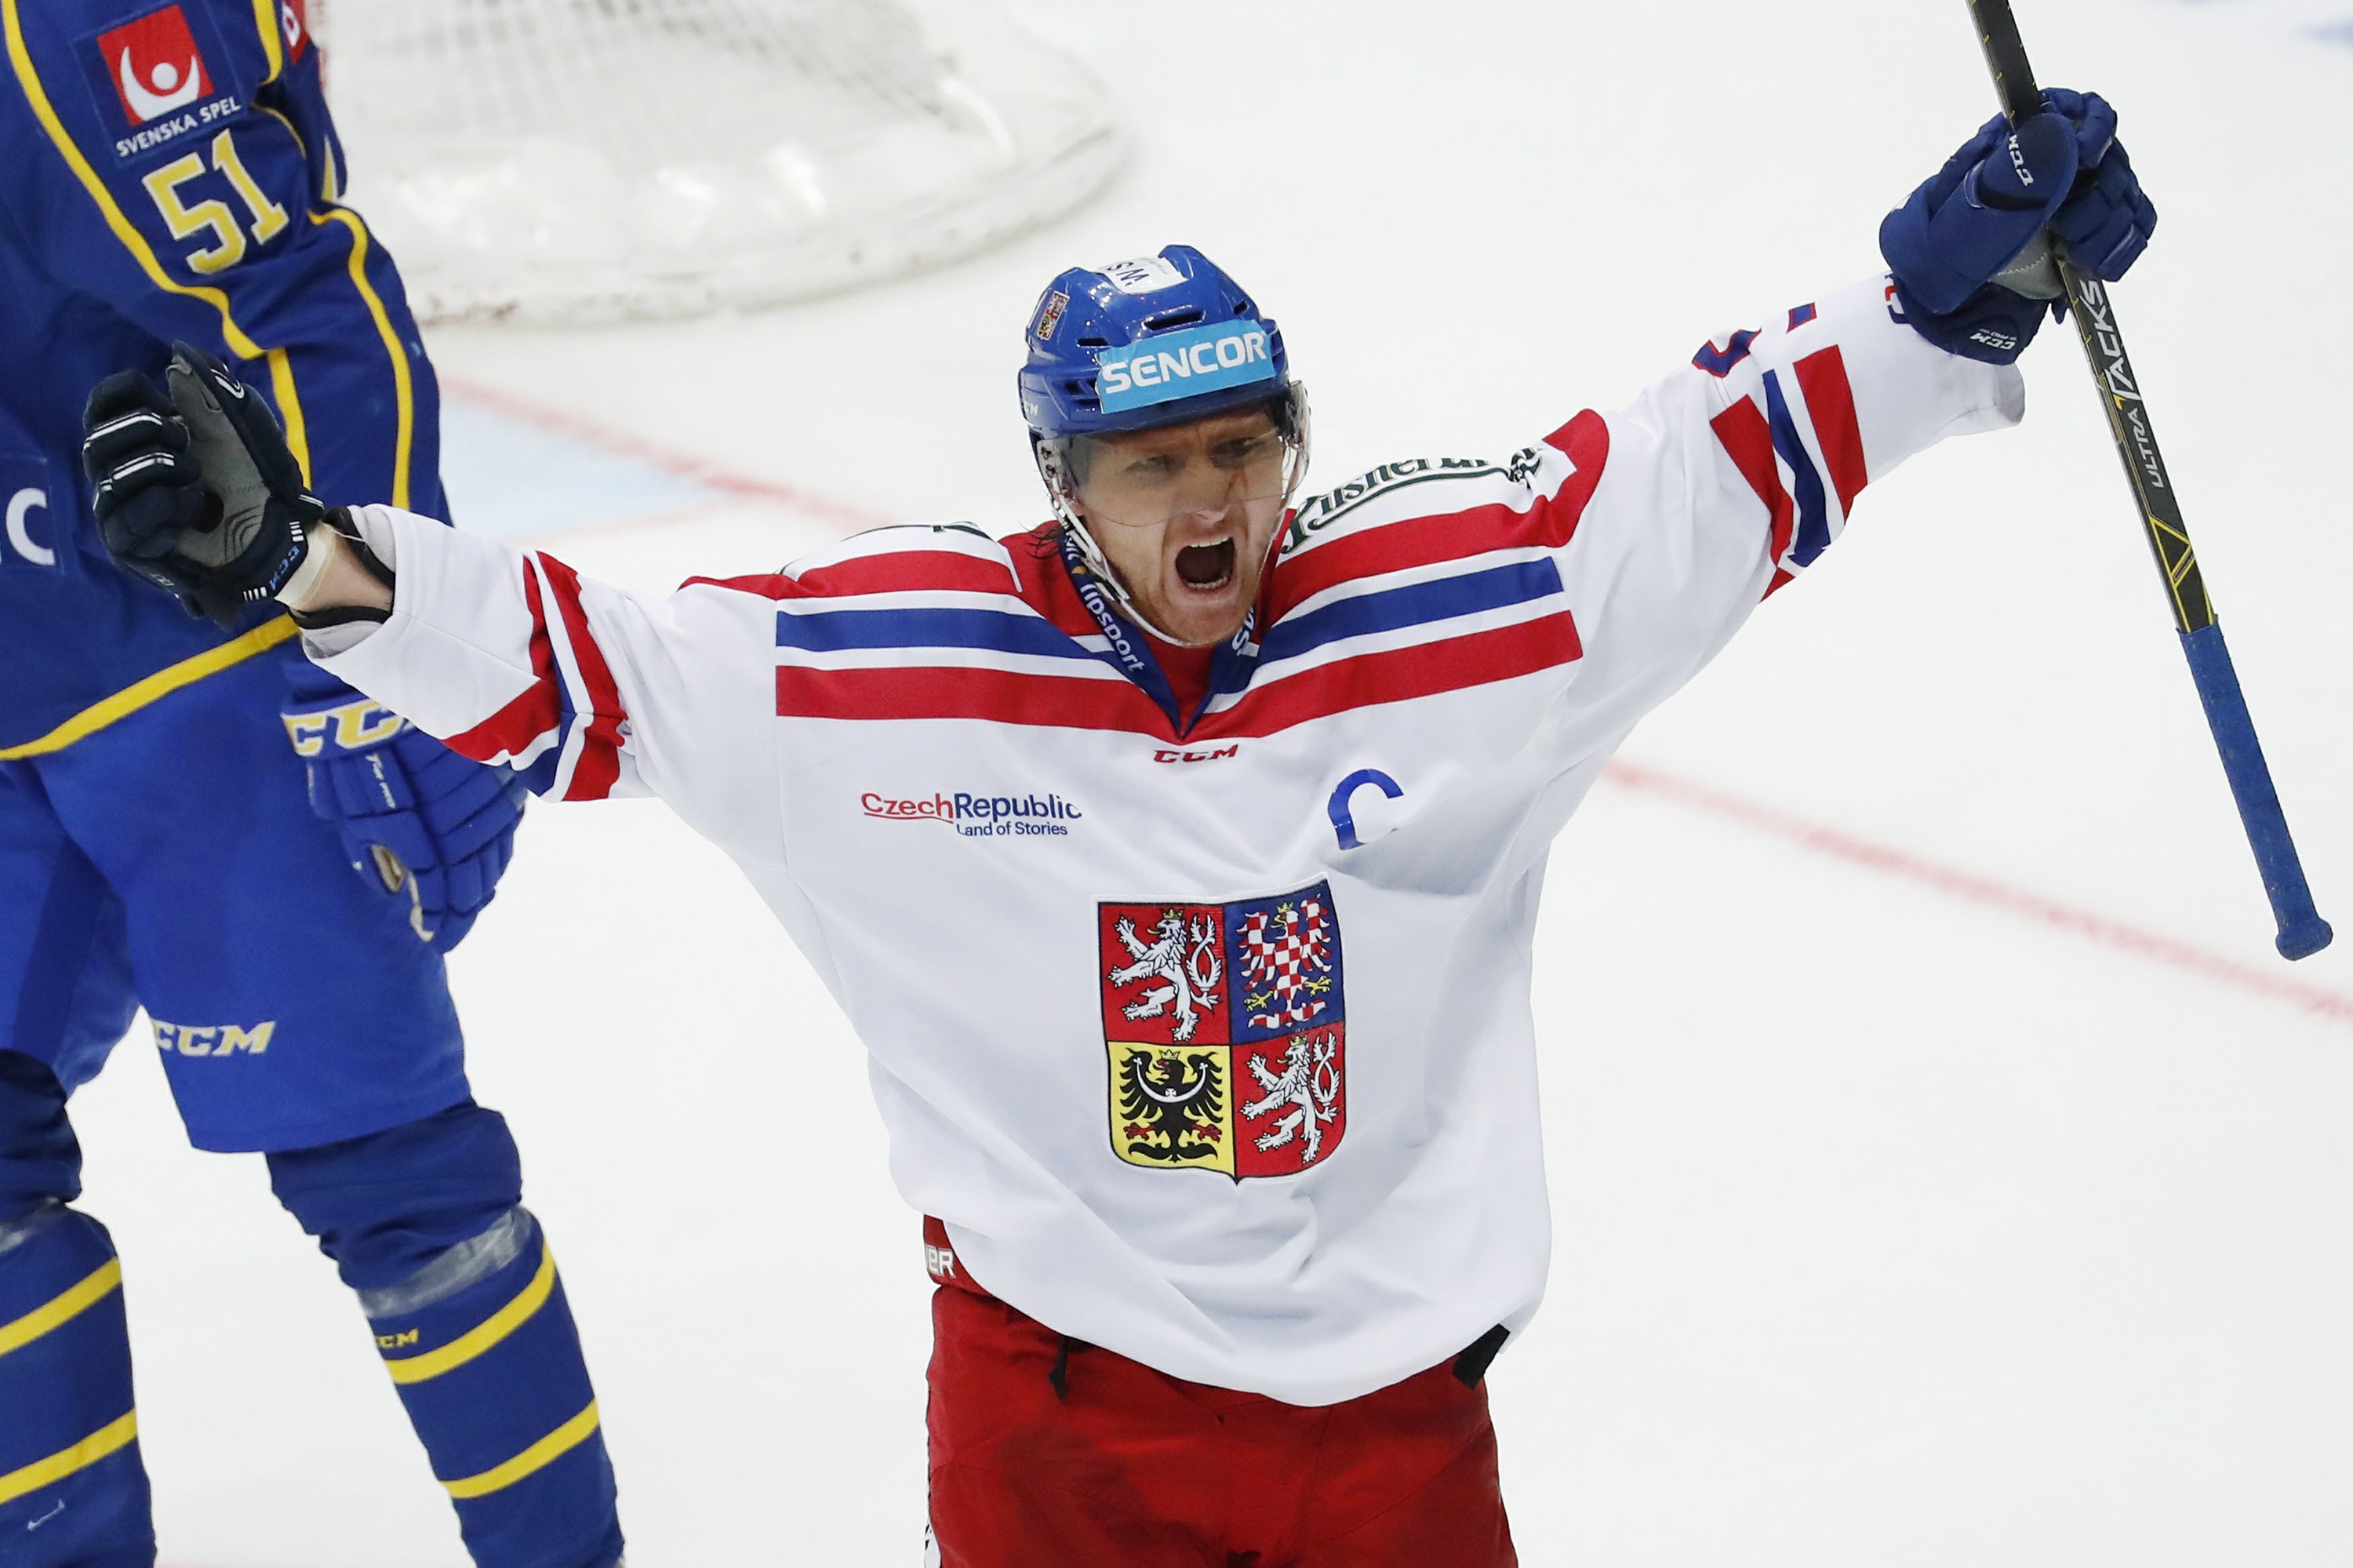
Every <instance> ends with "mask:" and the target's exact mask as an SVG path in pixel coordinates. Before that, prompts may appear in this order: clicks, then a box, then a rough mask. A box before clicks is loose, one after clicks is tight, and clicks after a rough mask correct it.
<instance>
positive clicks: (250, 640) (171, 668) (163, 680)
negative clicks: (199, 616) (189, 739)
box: [0, 615, 296, 762]
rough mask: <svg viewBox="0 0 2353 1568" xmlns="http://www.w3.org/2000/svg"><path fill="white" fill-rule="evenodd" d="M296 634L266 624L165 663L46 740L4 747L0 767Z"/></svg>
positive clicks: (87, 732) (95, 728)
mask: <svg viewBox="0 0 2353 1568" xmlns="http://www.w3.org/2000/svg"><path fill="white" fill-rule="evenodd" d="M295 631H296V628H295V625H294V622H293V620H291V619H290V618H289V617H287V616H283V615H281V616H280V617H279V618H278V619H277V620H265V621H263V622H262V623H261V624H260V625H259V626H257V627H255V628H254V629H253V630H250V631H248V632H247V633H245V634H244V635H243V636H242V637H236V638H232V639H230V640H229V641H227V642H224V643H222V644H221V645H220V646H219V647H217V648H207V649H206V650H205V651H204V652H201V653H198V654H196V655H195V656H194V657H192V658H187V659H183V660H181V661H180V662H178V663H176V664H166V665H164V668H162V669H160V670H158V671H156V672H155V673H153V674H152V675H150V676H148V677H147V678H146V679H145V680H143V681H136V682H133V683H132V684H130V685H128V686H125V687H123V688H122V690H121V691H119V692H117V693H115V694H113V695H112V696H111V697H108V698H106V699H105V700H103V701H101V702H96V703H92V704H91V705H90V706H88V707H86V708H84V709H82V710H81V712H79V713H78V714H76V715H73V717H71V718H69V719H68V720H66V722H65V723H63V724H61V725H59V726H57V727H56V728H55V729H53V730H51V731H49V733H48V734H47V735H44V736H38V737H37V738H36V739H33V740H28V741H26V742H25V743H24V744H23V745H21V746H8V747H0V762H16V761H18V760H20V759H21V758H27V757H43V756H46V755H47V754H48V753H50V752H53V751H63V750H64V749H65V748H66V747H69V746H71V745H72V744H73V743H74V742H76V741H78V740H80V739H82V738H84V737H85V736H91V735H95V734H97V733H98V732H99V731H100V730H102V729H104V728H105V727H106V726H108V725H111V724H112V723H114V722H115V721H116V720H118V719H123V718H128V717H129V716H130V715H132V714H134V713H137V712H138V711H139V710H140V709H141V708H143V707H145V706H147V705H148V704H150V703H153V702H156V701H158V700H159V699H161V698H164V697H168V696H170V695H171V694H173V693H174V692H176V691H178V690H179V689H180V688H181V687H183V686H193V685H195V683H197V682H198V681H201V680H203V679H204V678H205V677H206V676H207V675H216V674H218V673H221V672H222V671H223V670H226V669H227V668H228V667H229V666H230V665H232V664H242V663H243V662H246V661H247V660H248V659H250V658H252V657H253V656H254V655H255V654H257V653H263V652H268V651H269V650H270V649H272V648H275V647H277V646H278V645H279V644H280V643H281V642H285V641H290V639H291V638H293V636H294V635H295Z"/></svg>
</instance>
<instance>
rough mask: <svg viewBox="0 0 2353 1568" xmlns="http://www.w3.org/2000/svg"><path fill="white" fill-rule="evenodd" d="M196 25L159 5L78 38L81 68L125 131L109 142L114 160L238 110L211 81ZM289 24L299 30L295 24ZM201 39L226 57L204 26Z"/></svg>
mask: <svg viewBox="0 0 2353 1568" xmlns="http://www.w3.org/2000/svg"><path fill="white" fill-rule="evenodd" d="M280 20H281V24H282V23H283V22H284V21H285V20H286V18H284V17H283V16H281V18H280ZM201 22H202V18H201V17H200V18H198V24H201ZM198 24H192V23H191V22H190V20H189V17H188V15H187V13H186V12H185V10H183V9H182V8H181V7H180V6H178V5H164V6H162V7H160V8H158V9H156V10H153V11H150V12H148V13H147V14H146V15H145V16H137V17H133V18H132V20H130V21H128V22H125V23H123V24H122V25H121V26H115V27H109V28H108V29H107V30H106V31H104V32H102V33H100V34H99V35H97V36H96V37H92V38H89V39H86V40H84V43H85V48H87V50H88V55H87V57H86V61H85V63H86V64H87V65H88V66H89V68H90V72H91V74H92V76H93V77H95V78H97V79H98V80H96V81H93V82H92V84H91V85H92V88H93V90H94V92H95V93H96V95H97V97H98V100H99V104H100V108H101V109H103V108H104V107H105V105H106V103H107V101H109V100H110V99H111V101H113V103H114V105H115V107H116V108H118V109H120V110H121V112H122V119H123V122H124V124H125V126H126V127H127V129H128V130H129V131H130V132H131V133H130V134H129V135H127V136H119V137H117V138H116V139H115V143H114V155H115V156H116V157H118V158H128V157H131V156H132V155H133V154H139V153H144V152H147V151H149V150H151V149H153V148H156V147H161V146H163V145H164V144H165V143H170V142H173V141H176V140H177V139H178V138H180V137H182V136H185V135H186V134H187V133H188V132H192V131H195V130H197V129H199V128H201V127H203V126H206V125H208V124H211V123H212V122H214V121H216V120H223V119H227V117H228V116H230V115H233V114H236V113H238V112H240V111H242V110H243V109H244V107H245V106H244V104H243V103H241V102H240V101H238V100H237V95H236V94H235V93H234V92H232V91H230V90H228V89H227V87H226V86H224V85H222V84H220V83H219V82H218V81H217V80H216V78H215V77H214V75H213V73H212V68H211V66H210V65H209V64H208V63H207V62H206V49H205V48H200V47H199V45H198V41H197V37H196V26H197V25H198ZM295 25H296V26H298V27H299V26H301V24H300V22H299V20H298V21H297V22H296V23H295ZM206 34H207V36H206V38H205V40H204V41H205V43H206V44H209V45H210V46H211V54H212V58H216V59H225V58H227V55H226V54H225V53H224V52H223V51H222V49H221V47H220V42H219V39H218V38H217V37H213V36H211V35H210V29H209V26H207V27H206ZM100 81H102V82H103V83H104V85H103V87H100V86H99V82H100Z"/></svg>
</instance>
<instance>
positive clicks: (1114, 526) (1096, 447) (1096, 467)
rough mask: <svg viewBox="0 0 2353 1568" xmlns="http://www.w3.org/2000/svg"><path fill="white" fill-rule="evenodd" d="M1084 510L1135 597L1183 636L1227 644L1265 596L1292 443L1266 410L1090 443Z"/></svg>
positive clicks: (1159, 622) (1148, 613)
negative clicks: (1262, 588) (1262, 586)
mask: <svg viewBox="0 0 2353 1568" xmlns="http://www.w3.org/2000/svg"><path fill="white" fill-rule="evenodd" d="M1088 444H1089V448H1090V450H1089V451H1088V453H1087V456H1086V461H1085V465H1084V471H1085V475H1086V477H1085V478H1084V479H1082V480H1081V481H1080V482H1079V487H1078V488H1079V493H1078V503H1079V510H1080V512H1081V513H1082V514H1083V515H1084V516H1085V517H1086V519H1087V522H1088V524H1090V527H1089V530H1088V531H1089V532H1090V533H1092V535H1094V537H1095V541H1096V543H1097V544H1099V545H1101V546H1102V547H1103V555H1104V556H1106V557H1108V558H1109V560H1110V561H1111V565H1112V569H1113V570H1114V571H1116V572H1117V573H1118V574H1119V579H1120V581H1121V582H1122V583H1123V584H1124V585H1125V587H1126V588H1127V591H1128V594H1129V596H1130V597H1132V598H1133V599H1134V600H1135V604H1136V608H1137V609H1141V610H1142V611H1143V612H1144V614H1145V617H1146V618H1147V619H1148V620H1151V622H1152V623H1153V624H1154V625H1155V626H1157V627H1159V628H1160V629H1161V630H1163V631H1166V632H1167V633H1168V634H1169V635H1171V636H1173V637H1175V638H1176V639H1178V640H1179V641H1184V642H1187V643H1191V644H1193V645H1195V646H1197V647H1198V646H1200V645H1202V644H1205V643H1210V642H1220V641H1224V640H1225V639H1227V638H1229V637H1231V636H1232V635H1233V634H1234V633H1235V632H1237V631H1239V630H1241V625H1242V620H1243V618H1244V617H1246V616H1247V615H1248V614H1249V613H1250V605H1251V603H1252V601H1254V600H1255V599H1257V598H1258V588H1259V579H1260V577H1261V574H1262V572H1263V571H1264V569H1265V566H1266V556H1267V548H1268V546H1270V545H1271V544H1272V543H1273V540H1274V531H1275V528H1276V526H1277V525H1278V524H1280V523H1281V522H1282V500H1283V489H1284V485H1285V483H1286V479H1287V472H1288V462H1287V460H1288V458H1289V456H1290V452H1291V448H1290V445H1289V443H1288V442H1286V441H1285V440H1283V438H1282V433H1281V432H1280V431H1279V430H1277V429H1275V424H1274V421H1273V419H1272V418H1269V417H1268V415H1267V414H1266V413H1265V412H1264V411H1263V410H1261V409H1251V410H1250V411H1248V412H1244V413H1238V414H1221V415H1218V416H1215V417H1213V418H1207V419H1196V420H1194V421H1193V422H1192V423H1190V424H1186V425H1171V426H1169V427H1167V428H1166V429H1157V430H1139V431H1135V432H1134V433H1131V434H1126V435H1114V436H1098V437H1094V438H1092V440H1090V441H1089V443H1088Z"/></svg>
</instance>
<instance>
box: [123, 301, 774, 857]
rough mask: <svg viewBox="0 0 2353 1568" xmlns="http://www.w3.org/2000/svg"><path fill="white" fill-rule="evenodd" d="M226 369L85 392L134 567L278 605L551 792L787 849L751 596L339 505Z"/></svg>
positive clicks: (175, 372) (398, 699) (766, 613)
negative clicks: (588, 573)
mask: <svg viewBox="0 0 2353 1568" xmlns="http://www.w3.org/2000/svg"><path fill="white" fill-rule="evenodd" d="M166 379H167V381H168V384H169V392H168V395H166V394H165V393H163V392H159V391H158V390H157V389H156V388H155V387H153V383H151V382H149V381H147V379H146V378H145V377H144V376H139V375H137V374H135V373H134V374H130V375H125V376H115V377H111V378H110V379H109V380H108V381H106V382H104V383H102V384H101V385H100V387H99V389H98V391H97V392H96V393H95V394H93V395H92V399H91V407H90V415H89V423H90V436H89V439H88V441H87V443H86V445H85V447H84V449H83V461H84V465H85V467H86V468H87V469H88V471H89V472H90V478H91V481H92V484H93V490H94V493H95V497H96V506H97V512H98V523H99V530H100V536H101V537H102V538H103V539H104V541H105V543H106V546H107V548H108V550H109V551H110V552H111V553H112V554H113V555H114V556H115V558H116V559H117V560H118V561H120V562H121V564H122V565H123V566H124V567H126V568H128V569H130V570H132V571H133V572H135V573H137V574H138V575H140V576H142V577H146V578H147V579H148V580H149V581H151V582H153V583H154V584H156V585H157V586H158V587H161V588H167V589H169V590H170V591H172V592H174V593H175V594H178V595H179V596H180V597H181V598H183V599H185V600H187V601H188V602H189V603H190V604H192V605H194V606H195V607H196V608H199V609H205V610H206V611H207V612H210V613H214V614H221V613H225V612H230V611H233V610H234V609H236V608H237V607H238V606H241V605H244V604H248V603H252V602H257V601H259V600H261V599H279V600H280V601H282V602H284V603H286V604H287V605H288V606H289V608H290V609H293V611H294V612H295V619H296V620H298V621H299V622H300V623H301V626H302V628H303V651H304V652H305V653H307V654H308V655H309V656H310V658H311V661H312V662H314V663H316V664H317V665H318V666H319V667H320V668H322V669H323V670H325V671H327V672H329V673H332V674H333V675H335V676H336V677H338V678H340V679H342V680H343V681H345V682H348V683H350V684H351V685H353V686H354V687H356V688H357V689H358V690H360V691H362V692H364V693H366V694H368V695H369V696H371V697H373V698H375V700H376V701H377V702H379V703H381V704H383V705H385V707H387V708H390V709H391V710H392V711H393V712H395V713H396V714H398V715H401V716H402V717H404V718H406V720H407V721H409V722H410V723H411V724H414V725H416V726H417V727H419V728H420V729H422V730H424V731H425V732H427V734H429V735H433V736H438V737H440V738H441V739H443V740H445V741H447V742H448V745H449V746H450V747H451V748H452V749H454V750H456V751H458V752H459V753H460V754H461V755H463V756H465V757H468V758H472V759H473V760H475V761H477V762H484V763H494V764H501V765H504V766H507V767H512V768H515V769H517V770H518V771H520V772H521V773H522V776H523V777H524V779H526V780H527V781H528V782H529V783H530V784H531V787H532V788H533V789H536V790H538V791H540V792H541V793H543V794H553V795H556V796H559V797H561V798H564V799H567V800H591V799H601V798H603V797H605V796H607V795H617V794H634V793H639V792H646V791H650V792H653V793H658V794H660V795H661V796H663V797H664V798H665V799H666V800H669V801H670V804H671V805H672V806H673V807H674V808H675V809H677V810H678V811H679V813H680V814H681V816H683V817H685V818H686V819H687V820H688V821H689V822H690V823H691V825H693V826H695V827H696V828H697V829H698V830H699V831H701V832H703V833H705V835H706V836H709V837H711V838H712V839H713V840H715V841H717V842H720V843H721V845H722V847H723V848H725V849H727V850H728V851H729V853H732V854H733V855H735V857H736V858H737V859H738V860H744V859H747V858H765V857H769V856H772V855H774V854H775V853H779V851H778V848H777V846H776V845H775V844H774V843H773V842H770V841H771V840H772V839H773V838H774V835H775V831H776V811H775V809H774V808H775V784H774V780H775V772H776V748H775V747H774V745H773V743H772V741H771V739H770V736H769V733H768V730H767V727H766V725H765V723H764V722H763V721H765V720H770V719H773V717H774V715H775V713H776V675H775V645H776V624H775V621H776V611H775V606H774V605H773V603H772V602H771V601H770V600H769V599H767V598H765V597H763V591H762V589H761V588H759V587H758V586H757V585H754V586H753V587H751V588H739V587H732V586H728V585H722V584H695V585H690V586H688V587H687V588H681V590H680V591H679V592H678V593H676V594H673V595H670V596H668V597H666V598H649V597H646V596H641V595H637V594H630V593H624V592H621V591H619V590H617V589H613V588H607V587H605V586H604V585H602V584H598V583H595V582H591V581H588V580H586V579H584V578H582V577H580V576H579V575H578V574H576V573H575V572H574V571H573V570H572V569H571V568H570V567H566V566H565V565H564V563H563V562H561V561H558V560H555V559H554V558H552V557H550V556H543V555H538V554H531V555H525V554H522V553H519V552H517V551H515V550H513V549H511V548H509V547H507V546H503V545H501V544H498V543H497V542H495V541H491V540H486V539H480V538H475V537H471V536H469V535H463V534H459V533H456V532H454V531H452V530H450V529H448V528H446V527H443V526H442V525H441V524H438V522H435V521H434V520H432V519H430V518H427V517H422V516H419V515H417V514H414V513H409V512H406V511H402V510H400V509H397V508H395V507H389V506H363V507H356V508H338V509H336V510H334V511H332V512H330V511H329V510H328V509H327V508H326V507H325V506H323V505H322V503H320V501H319V500H318V498H317V497H315V496H313V495H312V494H311V493H310V492H309V491H308V490H307V489H305V488H304V487H303V485H302V483H301V473H300V471H299V469H297V468H296V466H295V465H294V463H293V461H292V460H291V458H290V456H289V454H288V452H287V450H286V445H285V441H284V439H283V436H282V434H281V433H280V429H279V428H278V426H277V424H276V422H275V421H274V420H272V419H271V418H269V413H268V410H267V409H266V408H262V407H261V406H260V405H259V402H258V400H253V399H241V398H238V397H236V396H235V395H234V394H233V393H231V392H229V391H228V390H227V371H226V370H225V368H224V367H222V366H219V365H218V364H217V363H216V362H214V361H212V360H210V359H209V357H208V356H206V355H203V354H201V353H200V352H198V351H196V350H194V349H191V348H188V347H187V346H186V345H185V344H183V345H179V346H178V347H176V348H175V350H174V361H173V365H172V366H171V369H170V371H169V373H168V375H167V377H166Z"/></svg>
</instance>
